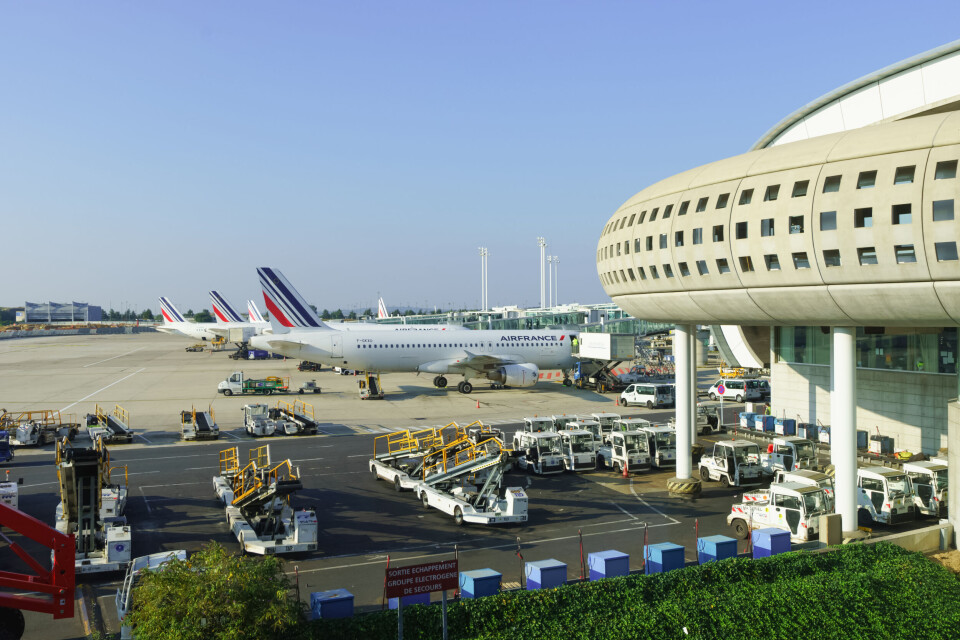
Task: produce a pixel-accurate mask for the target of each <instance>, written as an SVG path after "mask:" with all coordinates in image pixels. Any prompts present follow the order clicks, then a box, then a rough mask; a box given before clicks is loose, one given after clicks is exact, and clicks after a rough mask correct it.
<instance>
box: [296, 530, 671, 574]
mask: <svg viewBox="0 0 960 640" xmlns="http://www.w3.org/2000/svg"><path fill="white" fill-rule="evenodd" d="M630 522H633V521H632V520H631V521H630ZM675 524H679V523H678V522H672V523H666V522H665V523H663V524H651V525H647V528H648V529H655V528H657V527H672V526H674V525H675ZM640 529H641V527H640V523H637V524H636V525H635V526H632V527H624V528H623V529H615V530H613V531H597V532H596V533H585V534H583V537H584V538H588V537H591V536H605V535H609V534H611V533H623V532H625V531H639V530H640ZM578 537H579V534H575V535H569V536H560V537H557V538H544V539H542V540H531V541H529V542H524V543H523V544H524V546H525V547H527V548H529V547H530V546H532V545H538V544H546V543H548V542H562V541H564V540H576V539H577V538H578ZM458 544H460V545H461V549H460V553H461V554H463V553H467V552H472V551H477V552H479V551H495V550H497V549H514V548H516V543H515V542H508V543H506V544H495V545H491V546H488V547H477V548H471V549H464V548H463V547H462V545H463V542H462V541H461V542H459V543H458ZM431 546H433V547H436V546H437V545H431ZM383 553H386V552H385V551H371V552H370V553H358V554H347V555H342V556H332V557H331V558H330V559H335V558H355V557H358V556H369V555H374V554H383ZM393 553H396V551H394V552H393ZM450 553H451V551H450V550H444V551H437V552H434V553H424V554H421V555H416V556H409V557H404V558H400V560H401V561H403V562H406V561H409V560H418V559H420V558H432V557H435V556H448V555H450ZM372 564H386V559H383V560H371V561H369V562H355V563H353V564H342V565H337V566H335V567H318V568H316V569H301V570H300V573H301V574H303V573H317V572H319V571H333V570H336V569H352V568H354V567H364V566H369V565H372ZM290 575H293V572H290Z"/></svg>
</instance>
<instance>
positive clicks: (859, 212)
mask: <svg viewBox="0 0 960 640" xmlns="http://www.w3.org/2000/svg"><path fill="white" fill-rule="evenodd" d="M853 226H854V227H856V228H857V229H862V228H864V227H872V226H873V209H871V208H870V207H865V208H863V209H854V210H853Z"/></svg>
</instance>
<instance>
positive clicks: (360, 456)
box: [347, 453, 370, 458]
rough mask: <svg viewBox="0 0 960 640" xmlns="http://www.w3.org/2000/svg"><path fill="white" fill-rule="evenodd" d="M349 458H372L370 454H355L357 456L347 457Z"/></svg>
mask: <svg viewBox="0 0 960 640" xmlns="http://www.w3.org/2000/svg"><path fill="white" fill-rule="evenodd" d="M347 457H348V458H369V457H370V454H369V453H358V454H355V455H352V456H347Z"/></svg>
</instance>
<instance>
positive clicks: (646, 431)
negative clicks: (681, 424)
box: [639, 425, 677, 469]
mask: <svg viewBox="0 0 960 640" xmlns="http://www.w3.org/2000/svg"><path fill="white" fill-rule="evenodd" d="M639 431H640V433H641V434H642V435H643V437H644V438H645V439H646V441H647V451H649V452H650V462H651V464H652V465H653V466H654V467H656V468H657V469H666V468H672V467H676V466H677V430H676V429H674V428H673V427H669V426H665V425H658V426H657V425H655V426H652V427H643V428H642V429H640V430H639Z"/></svg>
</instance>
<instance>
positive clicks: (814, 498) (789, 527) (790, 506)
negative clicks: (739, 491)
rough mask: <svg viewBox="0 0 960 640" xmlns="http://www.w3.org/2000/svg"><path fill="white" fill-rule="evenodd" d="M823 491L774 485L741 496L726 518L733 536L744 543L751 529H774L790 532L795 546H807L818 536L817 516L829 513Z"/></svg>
mask: <svg viewBox="0 0 960 640" xmlns="http://www.w3.org/2000/svg"><path fill="white" fill-rule="evenodd" d="M829 504H830V503H829V500H828V498H827V494H826V493H825V492H824V490H823V489H821V488H820V487H816V486H810V485H803V484H799V483H796V482H785V483H783V484H777V483H774V484H772V485H770V488H769V489H766V490H763V491H755V492H751V493H744V494H743V502H742V503H740V504H735V505H733V507H731V509H730V515H728V516H727V524H729V525H730V526H732V527H733V531H734V535H735V536H736V537H737V538H739V539H741V540H745V539H746V538H747V536H749V535H750V531H751V530H752V529H764V528H769V527H774V528H776V529H783V530H785V531H789V532H790V539H791V540H792V541H794V542H808V541H810V540H815V539H816V538H817V537H818V536H819V533H818V531H819V526H820V516H821V515H824V514H826V513H830V508H829Z"/></svg>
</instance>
